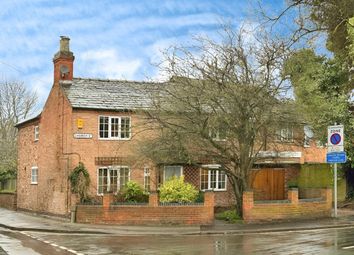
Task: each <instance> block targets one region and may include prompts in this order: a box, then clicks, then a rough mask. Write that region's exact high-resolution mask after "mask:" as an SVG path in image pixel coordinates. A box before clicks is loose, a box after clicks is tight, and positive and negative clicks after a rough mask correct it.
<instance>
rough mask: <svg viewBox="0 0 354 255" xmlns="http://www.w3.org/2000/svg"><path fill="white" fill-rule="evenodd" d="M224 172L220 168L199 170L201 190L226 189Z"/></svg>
mask: <svg viewBox="0 0 354 255" xmlns="http://www.w3.org/2000/svg"><path fill="white" fill-rule="evenodd" d="M226 179H227V177H226V174H225V172H224V171H221V170H214V169H212V170H211V169H202V170H201V172H200V189H201V190H216V191H218V190H226Z"/></svg>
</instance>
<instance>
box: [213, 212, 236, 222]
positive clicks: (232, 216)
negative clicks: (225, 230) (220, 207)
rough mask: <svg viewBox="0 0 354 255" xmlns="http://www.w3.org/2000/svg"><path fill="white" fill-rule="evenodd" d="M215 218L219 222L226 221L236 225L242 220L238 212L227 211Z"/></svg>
mask: <svg viewBox="0 0 354 255" xmlns="http://www.w3.org/2000/svg"><path fill="white" fill-rule="evenodd" d="M215 218H216V219H218V220H225V221H227V222H230V223H235V222H237V221H240V220H241V217H240V216H239V215H238V214H236V210H227V211H224V212H221V213H217V214H216V215H215Z"/></svg>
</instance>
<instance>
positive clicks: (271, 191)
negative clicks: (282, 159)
mask: <svg viewBox="0 0 354 255" xmlns="http://www.w3.org/2000/svg"><path fill="white" fill-rule="evenodd" d="M254 174H255V176H254V177H253V184H252V189H253V191H254V199H255V200H283V199H285V194H284V193H285V187H284V181H285V178H284V177H285V170H283V169H262V170H257V171H256V170H255V171H254Z"/></svg>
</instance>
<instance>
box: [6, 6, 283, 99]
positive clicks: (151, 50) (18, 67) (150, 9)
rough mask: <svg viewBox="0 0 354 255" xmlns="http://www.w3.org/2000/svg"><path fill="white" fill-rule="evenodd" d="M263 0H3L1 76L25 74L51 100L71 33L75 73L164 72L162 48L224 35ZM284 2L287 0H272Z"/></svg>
mask: <svg viewBox="0 0 354 255" xmlns="http://www.w3.org/2000/svg"><path fill="white" fill-rule="evenodd" d="M255 2H256V0H253V1H250V0H209V1H208V0H185V1H183V0H176V1H168V0H166V1H162V0H161V1H152V0H142V1H133V0H129V1H120V0H116V1H114V0H111V1H103V0H102V1H98V0H92V1H91V0H75V1H74V0H71V1H70V0H68V1H58V0H56V1H49V0H48V1H42V0H1V2H0V27H1V33H0V45H1V47H0V67H1V68H0V78H1V80H8V81H13V80H16V81H23V82H24V83H25V85H26V86H28V88H30V89H33V90H36V91H37V93H38V94H39V96H40V101H41V103H43V101H45V99H46V97H47V95H48V92H49V90H50V88H51V86H52V83H53V64H52V58H53V55H54V53H56V52H57V51H58V48H59V36H60V35H66V36H69V37H70V38H71V41H70V48H71V51H73V52H74V55H75V63H74V77H90V78H109V79H128V80H144V79H147V78H156V77H158V70H156V68H155V67H154V66H153V65H151V63H156V62H158V60H159V58H160V51H161V50H162V49H164V48H167V47H168V46H169V45H171V44H174V43H183V42H187V41H188V40H190V39H191V38H192V36H193V35H197V34H207V35H210V36H216V31H217V29H218V27H219V24H220V22H221V20H225V21H228V22H232V23H233V24H234V25H236V26H237V24H240V23H241V22H243V21H245V20H248V19H249V17H250V15H251V14H252V11H251V10H252V6H253V7H254V3H255ZM263 2H265V3H266V4H267V5H268V7H269V8H280V6H281V5H282V3H283V1H282V0H264V1H263Z"/></svg>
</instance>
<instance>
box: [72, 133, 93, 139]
mask: <svg viewBox="0 0 354 255" xmlns="http://www.w3.org/2000/svg"><path fill="white" fill-rule="evenodd" d="M74 138H75V139H91V138H92V134H82V133H76V134H74Z"/></svg>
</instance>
